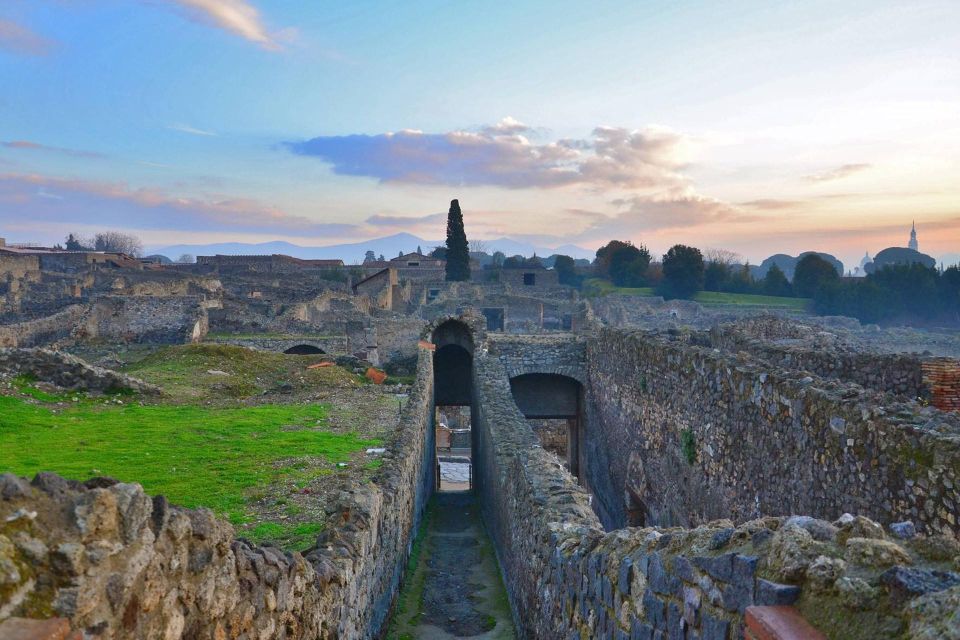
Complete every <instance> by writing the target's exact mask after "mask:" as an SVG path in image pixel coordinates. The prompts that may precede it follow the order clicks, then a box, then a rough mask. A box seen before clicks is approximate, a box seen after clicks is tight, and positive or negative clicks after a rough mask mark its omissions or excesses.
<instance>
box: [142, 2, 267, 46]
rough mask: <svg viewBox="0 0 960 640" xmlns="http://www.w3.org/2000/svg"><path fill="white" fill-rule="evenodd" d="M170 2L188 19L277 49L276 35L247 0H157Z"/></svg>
mask: <svg viewBox="0 0 960 640" xmlns="http://www.w3.org/2000/svg"><path fill="white" fill-rule="evenodd" d="M161 1H163V2H167V3H168V4H174V5H176V6H178V7H180V8H181V9H183V11H184V12H185V13H186V15H187V16H188V17H189V18H191V19H192V20H195V21H198V22H203V23H206V24H212V25H213V26H215V27H218V28H220V29H223V30H224V31H228V32H230V33H232V34H234V35H237V36H240V37H241V38H244V39H245V40H249V41H250V42H254V43H256V44H258V45H260V46H261V47H263V48H264V49H269V50H271V51H276V50H278V49H280V45H279V44H278V42H277V40H276V38H274V37H273V36H272V35H271V34H269V33H268V32H267V28H266V26H265V25H264V24H263V20H262V18H261V17H260V11H259V10H258V9H257V8H256V7H254V6H253V5H252V4H250V3H249V2H247V0H161Z"/></svg>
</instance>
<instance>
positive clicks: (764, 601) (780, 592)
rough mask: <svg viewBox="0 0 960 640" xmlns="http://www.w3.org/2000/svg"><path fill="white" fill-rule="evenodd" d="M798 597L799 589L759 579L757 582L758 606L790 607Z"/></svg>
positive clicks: (790, 585)
mask: <svg viewBox="0 0 960 640" xmlns="http://www.w3.org/2000/svg"><path fill="white" fill-rule="evenodd" d="M799 597H800V587H797V586H795V585H792V584H780V583H778V582H771V581H770V580H764V579H763V578H760V579H759V580H757V598H756V601H757V604H758V605H774V606H775V605H791V604H794V603H795V602H796V601H797V599H798V598H799Z"/></svg>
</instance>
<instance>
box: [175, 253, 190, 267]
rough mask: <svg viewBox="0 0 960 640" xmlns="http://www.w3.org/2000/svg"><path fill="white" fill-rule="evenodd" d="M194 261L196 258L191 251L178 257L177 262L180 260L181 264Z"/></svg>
mask: <svg viewBox="0 0 960 640" xmlns="http://www.w3.org/2000/svg"><path fill="white" fill-rule="evenodd" d="M193 261H194V258H193V256H192V255H190V254H189V253H184V254H182V255H181V256H180V257H179V258H177V262H179V263H180V264H193Z"/></svg>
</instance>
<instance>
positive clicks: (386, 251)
mask: <svg viewBox="0 0 960 640" xmlns="http://www.w3.org/2000/svg"><path fill="white" fill-rule="evenodd" d="M482 242H483V247H484V249H485V250H486V252H487V253H493V252H494V251H502V252H503V253H505V254H506V255H508V256H512V255H517V254H519V255H523V256H531V255H533V254H534V253H536V254H537V255H538V256H543V257H547V256H550V255H552V254H554V253H559V254H563V255H568V256H570V257H571V258H587V259H592V258H593V257H594V255H595V253H596V252H595V251H591V250H590V249H584V248H583V247H579V246H577V245H572V244H567V245H563V246H562V247H556V248H550V247H540V246H536V245H533V244H531V243H529V242H522V241H519V240H512V239H510V238H498V239H496V240H483V241H482ZM443 244H444V242H443V240H424V239H423V238H420V237H417V236H415V235H413V234H411V233H397V234H394V235H392V236H385V237H383V238H374V239H372V240H364V241H363V242H352V243H347V244H332V245H327V246H321V247H304V246H300V245H296V244H292V243H290V242H285V241H282V240H274V241H271V242H260V243H246V242H219V243H212V244H177V245H170V246H166V247H152V248H148V249H147V251H146V252H145V253H147V254H160V255H164V256H167V257H168V258H170V259H172V260H176V259H177V258H179V257H180V256H181V255H183V254H190V255H192V256H211V255H217V254H221V255H269V254H274V253H279V254H284V255H288V256H293V257H294V258H302V259H305V260H310V259H332V258H340V259H342V260H343V261H344V262H345V263H346V264H353V263H359V262H363V257H364V254H365V253H366V252H367V251H373V252H374V253H375V254H376V255H378V256H379V255H381V254H383V256H384V257H386V258H387V259H389V258H395V257H396V256H398V255H400V254H401V253H411V252H413V251H416V250H417V247H420V248H421V249H422V250H423V251H424V253H429V252H430V251H431V250H432V249H433V247H436V246H439V245H443Z"/></svg>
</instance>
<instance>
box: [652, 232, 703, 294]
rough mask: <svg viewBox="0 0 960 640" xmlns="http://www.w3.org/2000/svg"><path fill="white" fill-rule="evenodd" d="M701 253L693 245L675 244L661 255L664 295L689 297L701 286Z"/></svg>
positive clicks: (661, 286)
mask: <svg viewBox="0 0 960 640" xmlns="http://www.w3.org/2000/svg"><path fill="white" fill-rule="evenodd" d="M703 271H704V267H703V254H701V253H700V250H699V249H697V248H695V247H688V246H685V245H682V244H677V245H674V246H672V247H670V250H669V251H667V254H666V255H665V256H663V280H662V281H661V283H660V290H661V293H662V294H663V296H664V297H668V298H689V297H690V296H692V295H693V294H695V293H696V292H697V291H699V290H700V289H702V288H703Z"/></svg>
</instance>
